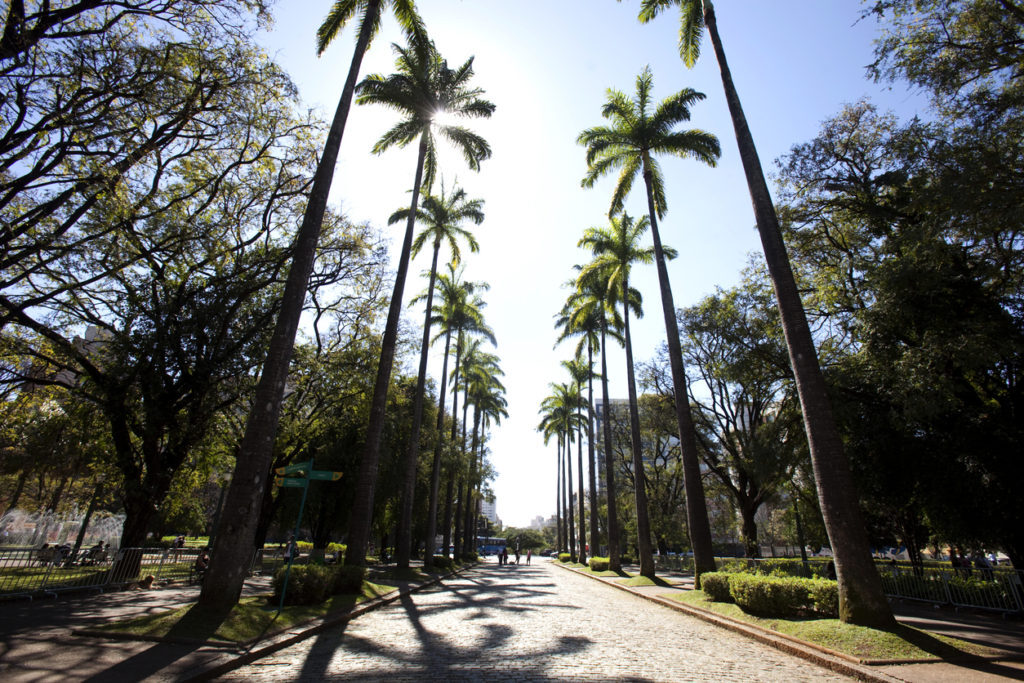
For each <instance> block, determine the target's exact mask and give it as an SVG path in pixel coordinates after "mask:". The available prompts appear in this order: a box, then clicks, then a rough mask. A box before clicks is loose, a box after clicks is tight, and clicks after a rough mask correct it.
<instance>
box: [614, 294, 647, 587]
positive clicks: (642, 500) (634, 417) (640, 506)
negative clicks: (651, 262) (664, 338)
mask: <svg viewBox="0 0 1024 683" xmlns="http://www.w3.org/2000/svg"><path fill="white" fill-rule="evenodd" d="M622 308H623V311H622V312H623V323H624V328H625V335H624V336H625V340H626V389H627V391H628V395H629V396H628V397H629V436H630V439H629V440H630V442H631V446H632V452H633V490H634V492H635V500H636V532H637V543H636V547H637V553H638V554H639V556H640V557H639V558H638V559H639V560H640V575H641V576H646V577H648V578H651V579H653V578H654V554H653V551H652V549H651V520H650V517H649V516H648V510H649V509H650V508H649V507H648V504H647V485H646V478H645V477H644V458H643V451H642V445H641V441H640V412H639V410H638V408H637V400H636V376H635V375H634V372H633V341H632V339H631V337H630V333H629V287H628V283H627V280H626V279H625V278H623V280H622Z"/></svg>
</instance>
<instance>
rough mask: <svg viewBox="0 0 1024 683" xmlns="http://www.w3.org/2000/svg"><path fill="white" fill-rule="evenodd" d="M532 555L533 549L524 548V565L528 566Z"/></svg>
mask: <svg viewBox="0 0 1024 683" xmlns="http://www.w3.org/2000/svg"><path fill="white" fill-rule="evenodd" d="M532 556H533V550H532V549H530V548H527V549H526V566H527V567H529V566H530V558H531V557H532Z"/></svg>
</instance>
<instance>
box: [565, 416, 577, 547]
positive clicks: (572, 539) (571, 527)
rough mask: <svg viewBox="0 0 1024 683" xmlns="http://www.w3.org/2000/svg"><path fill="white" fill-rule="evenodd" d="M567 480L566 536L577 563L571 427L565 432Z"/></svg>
mask: <svg viewBox="0 0 1024 683" xmlns="http://www.w3.org/2000/svg"><path fill="white" fill-rule="evenodd" d="M565 469H566V474H565V479H563V480H562V481H563V484H564V485H565V507H566V519H567V520H568V522H567V525H566V534H567V535H568V538H569V556H570V557H571V558H572V561H573V562H575V561H576V514H575V513H574V512H573V509H572V428H571V427H569V428H567V429H566V430H565Z"/></svg>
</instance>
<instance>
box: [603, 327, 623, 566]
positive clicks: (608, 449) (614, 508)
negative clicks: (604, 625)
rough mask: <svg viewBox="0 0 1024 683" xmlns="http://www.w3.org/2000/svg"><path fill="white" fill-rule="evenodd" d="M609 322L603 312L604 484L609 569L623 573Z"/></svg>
mask: <svg viewBox="0 0 1024 683" xmlns="http://www.w3.org/2000/svg"><path fill="white" fill-rule="evenodd" d="M607 333H608V320H607V318H605V315H604V311H602V312H601V395H602V396H603V397H604V405H603V410H604V420H603V423H604V483H605V488H606V489H607V491H606V495H607V497H608V569H610V570H611V571H613V572H618V571H622V562H621V561H620V559H619V558H620V557H621V556H620V555H619V517H618V514H619V513H618V504H617V503H616V501H615V466H614V465H613V464H612V424H611V407H610V406H609V405H608V356H607V354H606V353H605V350H606V349H607V348H608V339H607V337H608V334H607Z"/></svg>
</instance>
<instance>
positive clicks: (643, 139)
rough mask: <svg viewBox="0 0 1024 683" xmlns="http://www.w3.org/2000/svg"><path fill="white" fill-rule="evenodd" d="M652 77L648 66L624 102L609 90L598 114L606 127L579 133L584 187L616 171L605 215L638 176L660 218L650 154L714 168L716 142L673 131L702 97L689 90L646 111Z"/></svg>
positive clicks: (660, 190) (658, 183)
mask: <svg viewBox="0 0 1024 683" xmlns="http://www.w3.org/2000/svg"><path fill="white" fill-rule="evenodd" d="M652 84H653V77H652V75H651V70H650V68H649V67H645V68H644V70H643V71H642V72H641V73H640V75H639V76H637V78H636V96H635V97H634V98H633V99H629V98H628V97H627V96H626V95H625V94H623V93H622V92H620V91H618V90H615V89H611V88H609V90H608V100H607V102H605V105H604V108H603V109H602V110H601V114H602V115H603V116H604V117H605V118H606V119H609V120H610V121H611V125H610V126H596V127H594V128H588V129H586V130H585V131H583V132H582V133H580V135H579V137H578V138H577V140H576V141H577V142H578V143H579V144H581V145H585V146H586V148H587V174H586V176H585V177H584V178H583V183H582V184H583V186H584V187H593V186H594V183H596V182H597V180H598V178H600V177H601V176H603V175H605V174H606V173H608V172H609V171H612V170H615V169H620V172H619V180H618V182H617V183H616V185H615V191H614V193H613V194H612V203H611V207H610V208H609V210H608V215H609V216H611V215H614V214H617V213H619V212H620V211H622V207H623V204H624V203H625V201H626V197H627V196H628V195H629V191H630V190H631V189H632V188H633V181H634V179H635V178H636V176H637V175H638V174H640V173H643V174H644V175H645V178H644V179H645V180H648V178H647V176H649V185H650V191H651V195H652V197H653V203H654V209H653V210H654V212H655V215H656V216H657V217H658V218H663V217H664V214H665V209H666V208H667V206H668V205H667V201H666V199H665V180H664V177H663V175H662V172H661V167H660V166H659V165H658V162H657V161H656V160H655V159H654V157H653V156H652V155H654V154H670V155H672V156H676V157H680V158H683V159H687V158H696V159H697V160H699V161H702V162H704V163H705V164H708V165H709V166H714V165H715V162H716V160H717V159H718V157H719V155H720V153H721V150H720V148H719V145H718V138H716V137H715V136H714V135H712V134H711V133H707V132H705V131H702V130H699V129H695V128H694V129H690V130H682V131H676V130H673V128H675V126H676V125H677V124H679V123H681V122H683V121H689V120H690V107H691V106H692V105H693V104H694V103H696V102H699V101H701V100H703V99H704V94H703V93H699V92H697V91H696V90H693V89H691V88H686V89H684V90H680V91H679V92H677V93H676V94H674V95H672V96H671V97H668V98H666V99H665V100H663V101H662V102H661V103H659V104H658V106H657V107H655V108H654V111H651V105H652V102H651V88H652Z"/></svg>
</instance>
